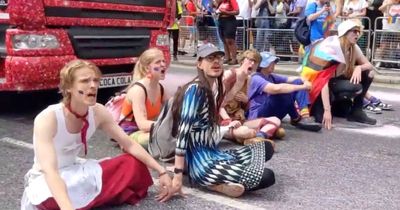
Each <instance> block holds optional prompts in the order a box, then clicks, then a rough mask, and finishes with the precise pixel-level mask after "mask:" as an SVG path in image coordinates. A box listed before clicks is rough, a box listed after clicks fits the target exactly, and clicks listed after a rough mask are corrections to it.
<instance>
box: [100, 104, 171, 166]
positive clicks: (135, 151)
mask: <svg viewBox="0 0 400 210" xmlns="http://www.w3.org/2000/svg"><path fill="white" fill-rule="evenodd" d="M95 114H96V121H98V122H99V128H100V129H101V130H104V131H105V132H106V133H107V134H108V135H109V136H110V137H111V138H113V139H115V140H116V141H117V142H118V144H120V145H121V146H122V147H123V148H124V149H125V151H126V152H127V153H129V154H131V155H132V156H134V157H136V158H137V159H139V160H140V161H141V162H143V163H144V164H145V165H147V166H148V167H149V168H151V169H154V170H155V171H157V172H158V173H162V172H164V171H165V169H164V167H162V166H161V165H160V164H158V163H157V161H156V160H154V158H153V157H151V156H150V155H149V153H147V152H146V150H144V149H143V147H142V146H140V145H139V144H138V143H137V142H135V141H131V140H130V138H129V136H127V135H126V134H125V133H124V131H123V130H122V129H121V128H120V127H119V126H118V125H117V124H116V123H115V122H114V121H113V120H112V117H111V114H110V113H109V112H108V111H107V109H106V108H105V107H104V106H103V105H101V104H97V105H96V106H95Z"/></svg>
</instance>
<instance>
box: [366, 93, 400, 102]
mask: <svg viewBox="0 0 400 210" xmlns="http://www.w3.org/2000/svg"><path fill="white" fill-rule="evenodd" d="M370 93H371V95H373V96H375V97H377V98H379V99H381V100H382V101H383V102H385V103H387V102H386V101H391V102H400V94H396V93H388V92H385V91H370Z"/></svg>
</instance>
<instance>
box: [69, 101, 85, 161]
mask: <svg viewBox="0 0 400 210" xmlns="http://www.w3.org/2000/svg"><path fill="white" fill-rule="evenodd" d="M67 109H68V111H69V112H71V113H72V114H73V115H74V116H75V117H76V118H78V119H81V120H82V122H83V126H82V129H81V139H82V144H83V146H84V147H85V155H87V141H86V133H87V130H88V128H89V121H88V120H87V119H86V118H87V116H88V114H89V110H88V111H86V113H85V114H84V115H80V114H78V113H76V112H74V111H73V110H72V109H71V103H69V104H68V105H67Z"/></svg>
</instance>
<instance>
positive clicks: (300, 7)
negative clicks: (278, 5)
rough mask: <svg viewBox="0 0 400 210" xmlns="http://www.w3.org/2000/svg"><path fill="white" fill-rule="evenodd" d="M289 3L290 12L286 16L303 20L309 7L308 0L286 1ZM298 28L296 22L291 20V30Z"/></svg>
mask: <svg viewBox="0 0 400 210" xmlns="http://www.w3.org/2000/svg"><path fill="white" fill-rule="evenodd" d="M285 1H286V2H287V3H289V12H288V13H287V14H286V16H288V17H297V18H299V19H300V18H302V17H304V16H305V9H306V6H307V0H285ZM295 27H296V20H293V19H292V20H291V26H290V28H295Z"/></svg>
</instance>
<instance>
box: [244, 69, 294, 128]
mask: <svg viewBox="0 0 400 210" xmlns="http://www.w3.org/2000/svg"><path fill="white" fill-rule="evenodd" d="M287 80H288V78H287V77H285V76H282V75H278V74H269V75H264V74H262V73H260V72H257V73H255V74H253V76H252V77H251V79H250V88H249V90H248V92H247V96H248V97H249V103H250V105H249V115H248V117H247V118H248V119H249V120H252V119H256V118H258V116H259V112H260V111H262V108H263V107H264V105H265V104H266V103H267V101H268V96H269V94H268V93H265V92H264V88H265V86H266V85H268V84H269V83H274V84H279V83H286V82H287Z"/></svg>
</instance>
